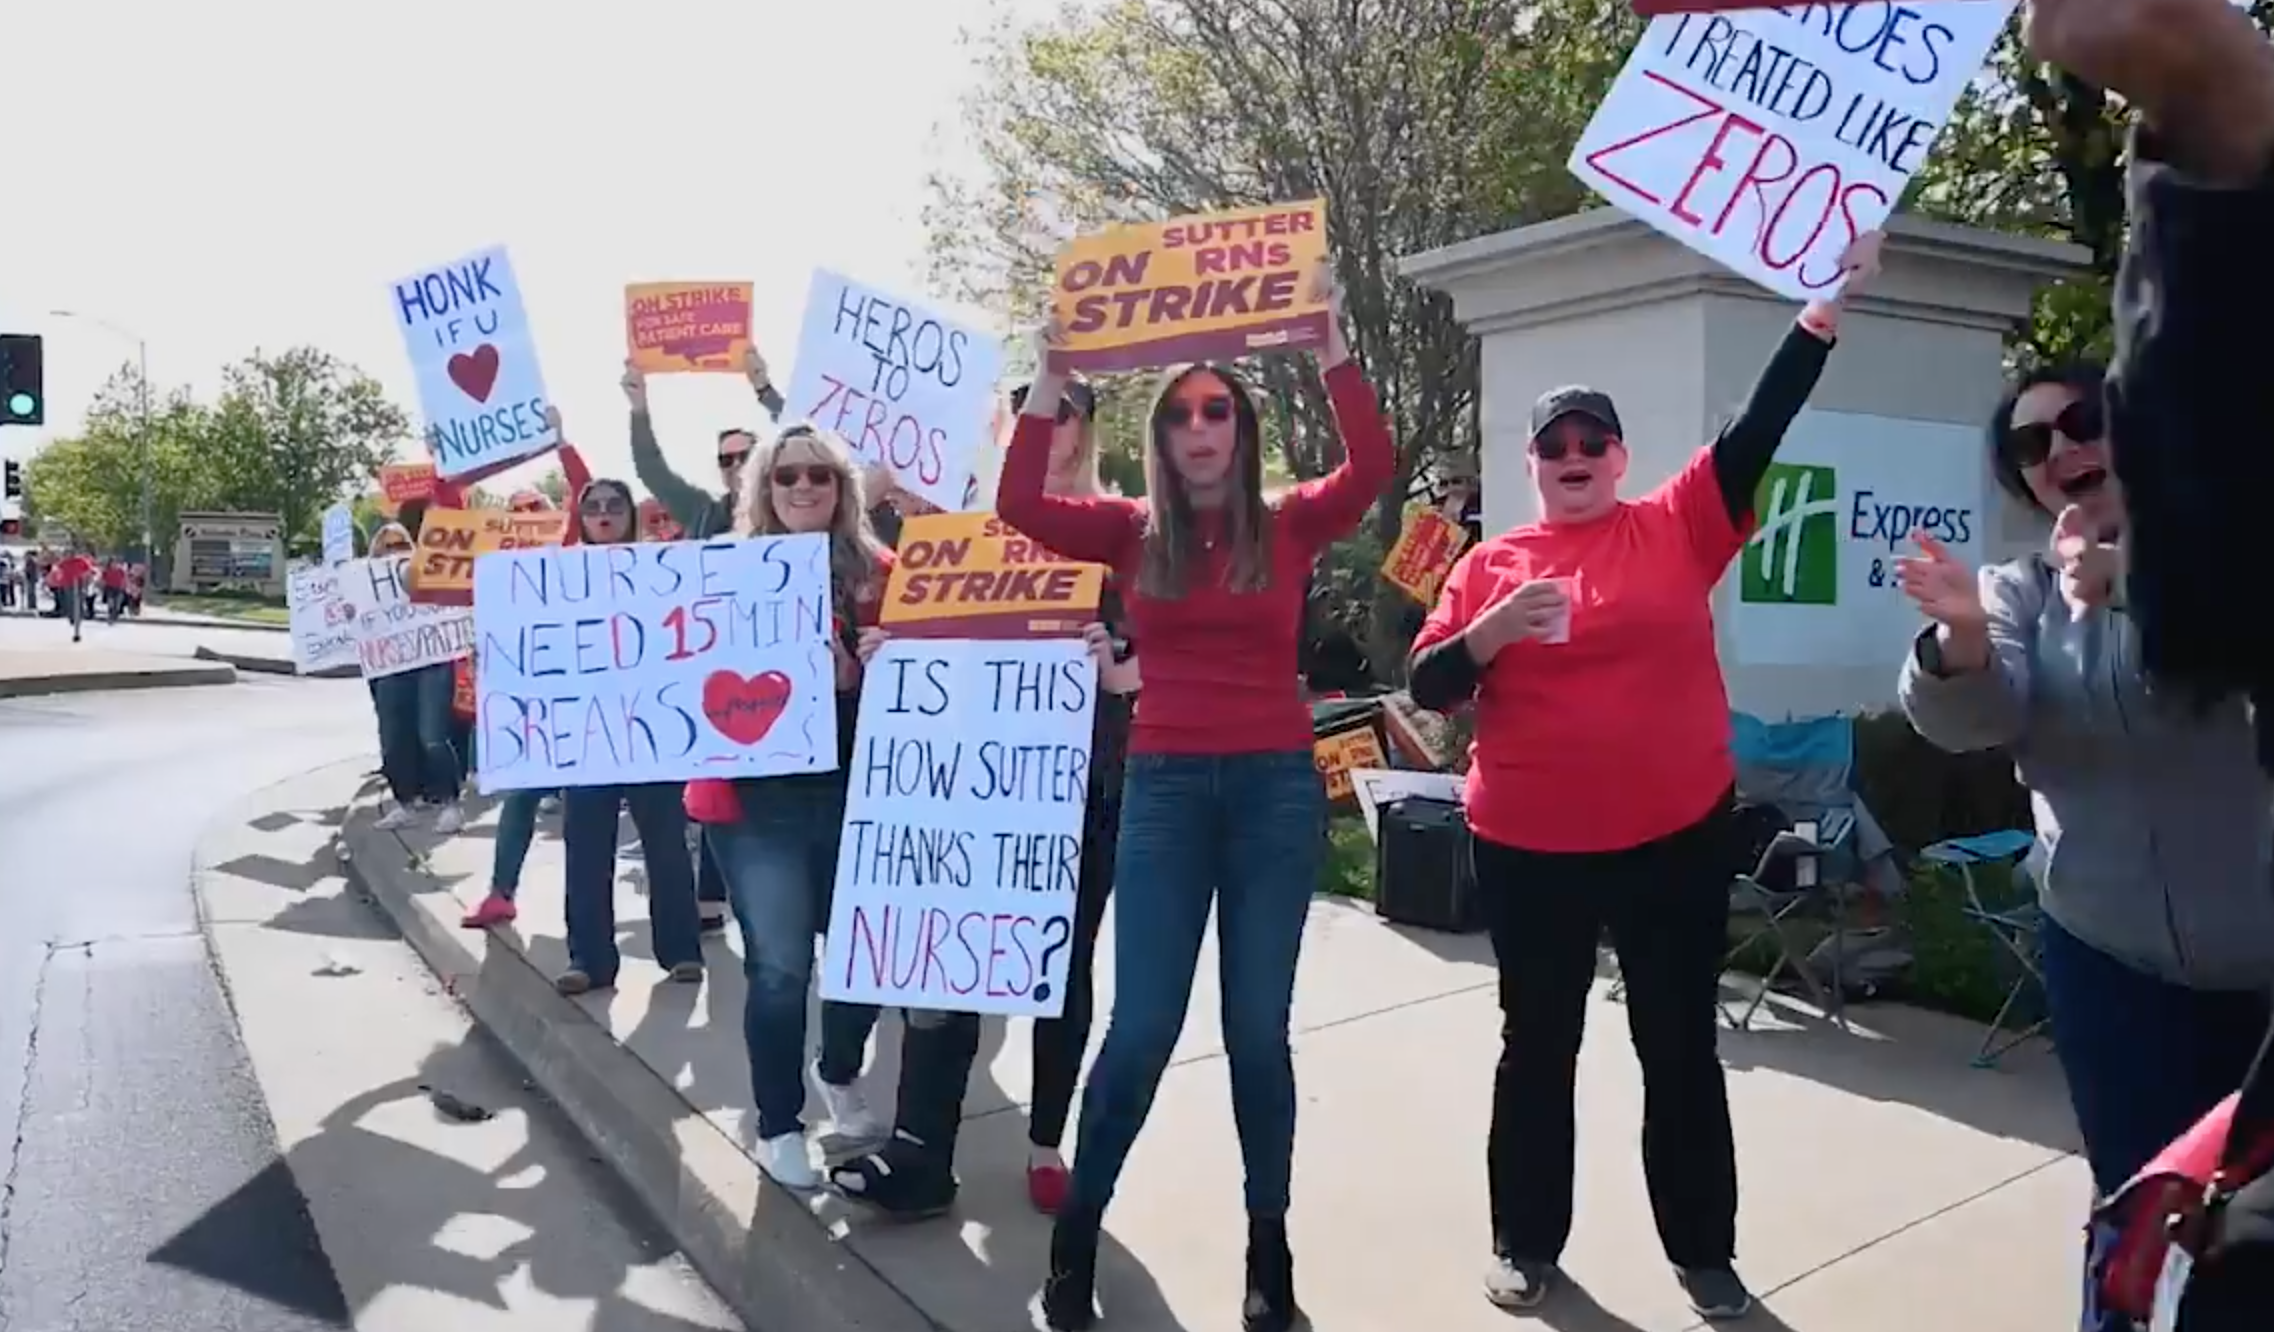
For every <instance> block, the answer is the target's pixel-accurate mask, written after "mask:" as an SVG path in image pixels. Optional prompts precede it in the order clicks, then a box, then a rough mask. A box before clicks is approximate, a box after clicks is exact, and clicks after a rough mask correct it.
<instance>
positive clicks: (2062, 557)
mask: <svg viewBox="0 0 2274 1332" xmlns="http://www.w3.org/2000/svg"><path fill="white" fill-rule="evenodd" d="M2053 567H2054V568H2056V569H2059V570H2060V571H2061V599H2062V600H2063V601H2066V602H2068V603H2069V618H2070V619H2071V620H2082V619H2084V618H2085V616H2087V615H2090V614H2091V613H2092V612H2093V611H2094V610H2096V609H2098V608H2099V607H2102V606H2106V605H2108V604H2110V603H2111V602H2112V601H2113V600H2114V598H2115V596H2116V593H2117V589H2118V588H2119V587H2120V586H2121V585H2122V583H2123V580H2124V551H2123V548H2122V547H2119V546H2115V545H2110V544H2107V543H2104V542H2102V541H2101V539H2100V534H2099V533H2097V532H2094V531H2093V530H2092V528H2091V527H2090V525H2089V524H2088V522H2087V520H2086V518H2085V511H2084V509H2083V507H2082V506H2080V505H2075V504H2072V505H2070V506H2069V507H2067V508H2065V509H2063V510H2061V516H2060V517H2059V518H2057V519H2055V520H2054V522H2053Z"/></svg>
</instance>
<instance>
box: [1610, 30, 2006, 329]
mask: <svg viewBox="0 0 2274 1332" xmlns="http://www.w3.org/2000/svg"><path fill="white" fill-rule="evenodd" d="M2013 4H2014V0H1966V2H1965V3H1922V4H1898V3H1895V2H1894V0H1855V2H1854V3H1844V4H1804V5H1778V6H1768V5H1762V6H1759V7H1755V8H1751V9H1745V10H1741V11H1737V12H1733V13H1713V14H1707V13H1681V14H1665V15H1662V16H1661V17H1659V18H1655V19H1653V20H1651V22H1650V26H1649V27H1648V28H1646V29H1644V31H1643V34H1642V40H1641V41H1639V42H1637V43H1636V44H1635V48H1634V53H1633V54H1632V55H1630V56H1629V57H1628V58H1627V63H1626V67H1625V68H1624V69H1622V70H1621V71H1620V72H1619V76H1618V78H1617V80H1616V81H1614V82H1613V83H1612V85H1611V91H1610V93H1609V94H1608V95H1607V96H1606V97H1605V98H1604V99H1603V104H1602V106H1601V107H1599V108H1598V109H1597V110H1596V112H1595V118H1594V120H1593V121H1591V122H1590V123H1589V124H1588V126H1587V130H1586V132H1585V133H1583V134H1581V135H1580V136H1579V142H1578V144H1577V146H1575V147H1574V148H1573V149H1572V151H1571V163H1570V165H1571V170H1572V171H1573V172H1574V173H1575V174H1576V175H1578V177H1579V178H1580V179H1581V180H1583V181H1585V182H1586V183H1587V184H1588V185H1590V186H1592V187H1593V188H1594V190H1595V192H1596V193H1598V194H1600V195H1602V196H1603V197H1604V198H1606V199H1608V200H1610V201H1611V202H1612V203H1613V204H1616V205H1617V206H1618V207H1620V208H1622V209H1624V210H1625V211H1626V212H1628V213H1630V214H1632V215H1633V216H1635V217H1636V218H1639V219H1641V220H1642V221H1644V222H1646V223H1648V224H1650V225H1651V226H1652V227H1655V228H1657V229H1658V230H1659V231H1661V232H1663V233H1665V234H1666V235H1668V236H1670V237H1672V238H1673V239H1675V240H1677V241H1679V242H1681V243H1682V244H1684V245H1687V246H1689V247H1690V248H1691V249H1693V250H1696V251H1698V252H1699V253H1701V254H1704V255H1706V256H1708V257H1709V258H1712V259H1715V260H1717V261H1719V262H1720V263H1722V264H1724V265H1726V266H1728V267H1729V268H1731V269H1733V270H1734V271H1736V272H1738V273H1740V274H1742V275H1744V276H1745V277H1747V278H1750V279H1752V280H1753V281H1755V282H1758V283H1760V284H1761V285H1762V286H1764V287H1767V288H1769V289H1770V290H1771V291H1775V292H1778V293H1780V294H1782V295H1784V296H1787V297H1790V298H1792V299H1794V300H1806V299H1809V298H1810V297H1813V296H1820V295H1824V294H1826V293H1828V292H1830V291H1831V290H1833V289H1834V288H1835V287H1837V286H1838V284H1839V281H1840V267H1839V259H1840V255H1841V253H1842V252H1843V251H1844V250H1846V249H1847V247H1848V245H1849V244H1850V243H1851V242H1853V241H1854V240H1855V238H1856V237H1858V236H1860V235H1862V234H1863V233H1865V232H1867V231H1871V230H1873V229H1874V228H1877V227H1879V226H1880V225H1881V224H1883V223H1884V222H1885V221H1886V220H1887V215H1888V213H1890V212H1891V211H1892V210H1893V209H1894V207H1895V201H1896V200H1898V199H1900V198H1902V197H1903V189H1904V186H1905V185H1907V184H1908V183H1909V181H1910V179H1911V177H1912V176H1914V175H1916V174H1917V173H1918V170H1919V168H1920V167H1921V166H1923V165H1925V164H1926V160H1927V154H1928V153H1929V152H1930V151H1932V150H1933V148H1934V141H1935V137H1936V136H1937V135H1938V134H1940V133H1941V132H1942V124H1943V121H1944V119H1945V118H1947V117H1948V116H1949V115H1950V108H1951V107H1952V106H1953V105H1954V104H1955V103H1956V102H1957V100H1958V95H1959V93H1961V92H1962V91H1964V90H1965V88H1966V85H1967V83H1968V82H1969V81H1971V80H1972V79H1973V77H1974V75H1975V74H1976V73H1977V72H1978V71H1980V69H1981V67H1982V62H1983V61H1984V60H1985V59H1986V58H1987V57H1988V55H1989V52H1990V47H1991V44H1992V43H1994V42H1995V41H1996V40H1997V38H1998V34H1999V33H2001V32H2003V31H2004V30H2005V25H2006V17H2007V15H2009V14H2010V13H2012V11H2013Z"/></svg>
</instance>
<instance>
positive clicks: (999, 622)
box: [878, 513, 1105, 638]
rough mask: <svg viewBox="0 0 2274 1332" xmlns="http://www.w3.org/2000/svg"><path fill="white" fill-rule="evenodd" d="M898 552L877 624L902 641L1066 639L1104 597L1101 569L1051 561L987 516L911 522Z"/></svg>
mask: <svg viewBox="0 0 2274 1332" xmlns="http://www.w3.org/2000/svg"><path fill="white" fill-rule="evenodd" d="M899 549H900V557H899V559H898V560H896V561H895V562H894V563H893V566H892V577H891V580H890V581H889V582H888V583H887V584H886V585H885V591H884V611H883V613H882V615H880V616H879V617H878V618H879V619H881V620H882V621H883V623H884V626H885V627H886V628H887V629H890V630H891V631H892V632H893V633H894V634H897V635H900V636H902V637H922V638H1065V637H1070V636H1073V635H1078V634H1080V633H1081V631H1082V626H1083V625H1085V624H1088V623H1089V622H1090V621H1092V620H1094V619H1096V618H1097V610H1098V602H1099V600H1100V599H1101V597H1102V596H1103V594H1104V588H1105V566H1103V565H1099V564H1078V563H1075V562H1074V561H1072V560H1068V559H1064V558H1062V557H1060V556H1057V555H1053V554H1051V553H1050V552H1049V551H1048V550H1045V549H1044V548H1043V547H1042V544H1041V543H1040V542H1038V541H1035V540H1034V539H1033V538H1031V537H1028V536H1025V535H1023V534H1021V533H1020V532H1018V531H1017V530H1015V529H1013V528H1010V527H1007V526H1005V525H1004V523H1003V521H1002V520H1001V519H1000V518H997V517H996V516H995V515H993V514H991V513H932V514H923V515H921V516H919V517H914V518H910V519H908V520H907V522H906V523H905V524H904V525H903V526H902V527H901V529H900V548H899Z"/></svg>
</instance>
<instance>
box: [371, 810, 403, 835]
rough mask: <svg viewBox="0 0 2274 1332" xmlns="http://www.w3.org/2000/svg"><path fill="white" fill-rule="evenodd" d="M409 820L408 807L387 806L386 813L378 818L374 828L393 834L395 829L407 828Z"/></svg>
mask: <svg viewBox="0 0 2274 1332" xmlns="http://www.w3.org/2000/svg"><path fill="white" fill-rule="evenodd" d="M411 818H412V814H411V808H410V806H408V805H389V806H387V812H386V813H384V814H381V815H380V816H379V822H378V823H377V824H376V825H375V826H376V827H379V828H381V829H383V830H385V831H387V832H393V831H394V830H395V829H397V828H407V827H409V826H410V823H411Z"/></svg>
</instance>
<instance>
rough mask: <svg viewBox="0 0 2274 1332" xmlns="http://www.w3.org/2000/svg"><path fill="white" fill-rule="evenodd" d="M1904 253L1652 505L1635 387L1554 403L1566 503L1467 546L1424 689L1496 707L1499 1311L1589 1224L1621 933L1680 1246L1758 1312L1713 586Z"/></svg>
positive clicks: (1547, 489) (1479, 865)
mask: <svg viewBox="0 0 2274 1332" xmlns="http://www.w3.org/2000/svg"><path fill="white" fill-rule="evenodd" d="M1878 248H1879V247H1878V237H1877V235H1876V234H1873V235H1868V236H1866V237H1865V238H1864V239H1863V240H1862V241H1860V242H1858V243H1857V244H1856V245H1855V246H1853V247H1851V248H1850V249H1849V250H1848V251H1847V253H1845V254H1844V255H1843V256H1842V257H1841V264H1842V266H1843V269H1844V270H1845V271H1844V277H1845V282H1844V284H1843V285H1842V287H1841V288H1840V290H1841V292H1842V297H1841V298H1835V299H1832V300H1827V301H1817V302H1815V303H1813V304H1811V305H1809V306H1808V307H1807V308H1806V309H1805V310H1803V311H1802V312H1801V315H1800V318H1799V320H1798V321H1797V322H1796V323H1795V324H1794V326H1793V328H1792V329H1791V331H1790V332H1788V333H1787V334H1786V335H1785V338H1784V342H1783V343H1782V345H1780V346H1779V347H1778V348H1777V350H1776V353H1775V354H1774V355H1773V356H1772V357H1771V358H1770V359H1769V363H1768V365H1767V367H1766V368H1764V369H1763V370H1762V372H1761V377H1760V379H1759V381H1757V382H1756V383H1755V384H1754V386H1753V393H1752V396H1751V397H1750V398H1749V399H1748V400H1747V401H1746V403H1745V405H1744V407H1743V408H1742V409H1741V410H1740V411H1739V412H1738V414H1737V417H1736V419H1734V420H1732V421H1731V422H1730V423H1729V424H1728V425H1726V426H1724V427H1723V428H1722V430H1721V433H1720V434H1719V435H1718V436H1717V437H1716V438H1715V439H1714V441H1713V443H1712V444H1711V445H1710V446H1708V447H1707V448H1705V449H1702V450H1700V451H1699V452H1698V454H1697V456H1696V457H1695V458H1693V459H1692V460H1691V461H1690V464H1689V465H1688V466H1687V467H1685V468H1683V469H1682V471H1681V472H1680V473H1679V474H1677V475H1676V476H1675V477H1674V478H1673V479H1672V480H1670V481H1668V482H1666V483H1665V484H1664V485H1662V486H1660V487H1659V488H1658V489H1656V490H1654V491H1652V492H1651V493H1650V494H1649V495H1646V496H1644V497H1643V498H1642V499H1640V500H1622V499H1620V498H1619V496H1618V485H1619V482H1620V480H1621V479H1622V478H1623V477H1624V476H1625V474H1626V468H1627V448H1626V443H1625V440H1624V438H1623V435H1622V431H1621V428H1620V424H1619V415H1618V411H1617V409H1616V408H1614V407H1613V406H1612V403H1611V400H1610V398H1608V397H1607V396H1605V395H1603V394H1601V393H1597V392H1595V391H1594V390H1592V389H1584V388H1577V387H1572V388H1562V389H1556V390H1554V391H1552V392H1550V393H1548V394H1546V395H1544V396H1543V397H1541V399H1540V400H1539V402H1538V403H1536V404H1534V406H1533V408H1532V439H1531V450H1530V452H1531V471H1532V481H1533V484H1534V485H1535V486H1536V487H1537V488H1538V491H1539V503H1540V513H1541V520H1540V521H1539V522H1536V523H1531V524H1528V525H1526V526H1523V527H1519V528H1516V529H1514V530H1513V531H1510V532H1507V533H1504V534H1502V535H1500V536H1498V537H1494V538H1491V539H1490V540H1487V541H1485V542H1484V543H1483V544H1482V545H1479V546H1477V547H1475V548H1474V549H1472V550H1471V551H1470V552H1469V553H1468V554H1467V555H1465V556H1463V557H1462V558H1461V561H1460V563H1458V564H1457V565H1455V566H1454V568H1453V572H1452V574H1451V575H1450V576H1449V577H1448V578H1447V579H1446V582H1445V590H1444V594H1443V595H1442V596H1441V597H1440V598H1439V600H1438V602H1437V607H1436V609H1435V610H1434V611H1432V612H1431V613H1430V616H1429V619H1428V621H1427V622H1426V623H1425V624H1423V626H1422V629H1421V633H1420V635H1419V636H1418V637H1416V638H1415V639H1414V647H1413V669H1412V682H1413V686H1412V687H1413V699H1414V702H1415V703H1417V704H1419V705H1420V706H1422V707H1424V708H1428V709H1431V710H1433V711H1438V712H1443V711H1446V710H1448V709H1451V708H1453V707H1457V706H1459V705H1460V704H1461V703H1463V702H1465V701H1466V700H1468V699H1470V698H1472V697H1473V698H1475V699H1476V702H1477V718H1476V740H1475V742H1474V744H1473V745H1472V746H1471V754H1472V758H1473V761H1472V763H1471V765H1470V768H1469V777H1468V786H1467V794H1466V804H1467V807H1468V817H1469V825H1470V828H1471V829H1472V831H1473V832H1474V834H1475V838H1474V843H1473V845H1474V854H1475V859H1476V877H1477V886H1478V889H1479V891H1480V892H1481V893H1482V895H1483V899H1484V903H1485V909H1486V920H1487V923H1488V925H1489V927H1490V929H1491V932H1492V942H1493V952H1494V954H1495V956H1496V958H1497V959H1498V962H1499V968H1500V1003H1501V1009H1502V1012H1503V1013H1504V1015H1505V1018H1504V1023H1503V1026H1502V1031H1501V1052H1500V1068H1499V1074H1498V1076H1497V1077H1496V1078H1495V1080H1494V1083H1493V1104H1492V1129H1491V1139H1490V1143H1489V1146H1488V1148H1487V1154H1486V1161H1487V1169H1488V1171H1489V1172H1490V1180H1489V1183H1490V1190H1491V1197H1492V1226H1493V1249H1494V1256H1495V1262H1494V1265H1493V1267H1492V1270H1491V1272H1490V1274H1489V1275H1488V1276H1487V1278H1486V1282H1485V1293H1486V1296H1487V1297H1488V1298H1489V1299H1491V1300H1492V1302H1493V1303H1495V1304H1499V1305H1503V1306H1507V1307H1512V1308H1529V1307H1531V1306H1533V1305H1536V1304H1538V1303H1539V1302H1540V1300H1541V1299H1542V1298H1543V1297H1544V1296H1545V1295H1546V1293H1547V1290H1548V1286H1549V1284H1550V1282H1551V1281H1552V1280H1553V1279H1554V1276H1555V1273H1556V1263H1557V1260H1558V1259H1559V1258H1560V1257H1561V1256H1562V1253H1563V1246H1564V1242H1565V1240H1566V1239H1568V1238H1569V1236H1570V1233H1571V1191H1572V1150H1573V1142H1572V1086H1573V1077H1574V1075H1575V1073H1576V1071H1577V1061H1578V1057H1579V1043H1580V1035H1581V1028H1582V1024H1583V1023H1584V1021H1585V1018H1586V1001H1587V990H1588V986H1589V985H1590V984H1591V983H1592V982H1593V980H1594V977H1595V949H1596V943H1597V940H1598V939H1599V938H1600V936H1601V934H1602V932H1603V929H1604V927H1605V926H1606V925H1608V926H1609V928H1610V932H1611V939H1612V942H1613V945H1614V946H1615V947H1616V948H1617V949H1618V951H1619V963H1620V967H1621V970H1622V972H1623V974H1624V975H1625V976H1626V980H1627V1012H1628V1021H1629V1024H1630V1026H1631V1027H1632V1028H1633V1034H1634V1046H1635V1053H1636V1056H1637V1057H1638V1058H1639V1059H1640V1060H1641V1062H1642V1076H1643V1085H1644V1088H1645V1092H1646V1095H1645V1108H1644V1112H1643V1114H1644V1125H1643V1135H1642V1136H1643V1168H1644V1171H1645V1173H1646V1174H1647V1175H1648V1176H1649V1179H1650V1197H1651V1202H1652V1206H1653V1208H1654V1210H1655V1212H1656V1215H1657V1219H1658V1233H1659V1238H1660V1240H1661V1241H1662V1242H1663V1243H1664V1245H1665V1248H1666V1256H1667V1257H1668V1258H1670V1259H1672V1260H1673V1263H1674V1266H1675V1267H1676V1269H1677V1270H1678V1271H1679V1273H1680V1276H1681V1281H1682V1284H1683V1287H1684V1289H1685V1290H1686V1291H1687V1293H1688V1295H1689V1298H1690V1303H1691V1305H1692V1306H1693V1307H1694V1308H1696V1310H1697V1311H1698V1312H1699V1314H1700V1315H1702V1316H1704V1317H1708V1318H1732V1317H1737V1316H1739V1315H1741V1314H1743V1313H1744V1312H1745V1311H1746V1310H1747V1309H1749V1308H1750V1307H1751V1306H1752V1302H1753V1301H1752V1296H1751V1294H1750V1293H1748V1292H1747V1291H1746V1289H1745V1285H1744V1283H1743V1282H1742V1281H1740V1280H1739V1279H1738V1277H1737V1273H1736V1272H1735V1271H1734V1270H1733V1268H1732V1265H1731V1264H1732V1260H1733V1257H1734V1255H1735V1253H1736V1246H1737V1156H1736V1146H1735V1144H1734V1142H1733V1141H1732V1138H1731V1132H1730V1125H1729V1099H1728V1094H1727V1091H1726V1089H1725V1087H1724V1085H1723V1081H1722V1072H1721V1062H1720V1059H1719V1056H1718V1055H1717V1054H1716V1053H1715V1028H1714V1013H1715V1009H1714V998H1715V994H1716V987H1717V985H1718V984H1719V978H1720V975H1721V959H1722V954H1723V952H1724V951H1725V950H1726V948H1727V946H1728V941H1727V933H1728V919H1729V875H1730V864H1729V859H1728V855H1729V853H1728V845H1729V841H1728V827H1729V822H1728V820H1729V812H1730V809H1731V801H1732V788H1733V786H1734V784H1735V781H1736V768H1735V766H1734V763H1733V761H1732V759H1731V757H1730V752H1729V699H1728V693H1727V691H1726V690H1725V689H1724V687H1723V685H1722V679H1721V666H1720V662H1719V660H1718V658H1717V657H1716V656H1715V651H1714V630H1713V608H1712V603H1711V597H1712V593H1713V587H1714V584H1715V583H1716V582H1718V581H1719V580H1720V578H1721V575H1722V572H1723V570H1725V569H1727V568H1728V567H1729V564H1730V561H1732V560H1734V559H1735V558H1736V557H1737V554H1738V552H1739V550H1740V549H1742V548H1743V546H1744V542H1745V536H1746V533H1747V532H1748V531H1749V530H1750V528H1751V527H1752V524H1753V521H1754V514H1753V510H1754V492H1755V490H1757V489H1758V488H1759V486H1760V484H1761V478H1762V477H1763V476H1764V475H1766V473H1767V471H1768V467H1769V463H1770V461H1771V459H1773V458H1774V457H1775V456H1776V451H1777V447H1778V445H1779V444H1781V443H1782V442H1783V440H1784V435H1785V431H1786V429H1787V427H1789V426H1790V425H1791V423H1792V419H1793V418H1794V417H1795V416H1796V415H1798V414H1799V412H1800V409H1801V407H1802V406H1803V405H1804V404H1806V403H1807V401H1808V396H1809V394H1810V393H1811V392H1813V391H1814V390H1815V387H1816V380H1817V377H1818V376H1819V375H1821V374H1822V373H1823V369H1824V362H1825V358H1826V357H1827V356H1828V355H1829V354H1830V352H1831V348H1832V342H1833V339H1834V337H1835V335H1836V333H1837V330H1838V327H1839V310H1840V299H1844V296H1845V294H1846V293H1848V292H1851V291H1853V290H1854V289H1855V287H1856V284H1857V283H1858V281H1860V280H1861V279H1862V278H1864V277H1865V276H1867V275H1868V274H1869V273H1870V272H1871V271H1873V270H1874V269H1875V268H1876V266H1877V263H1878Z"/></svg>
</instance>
